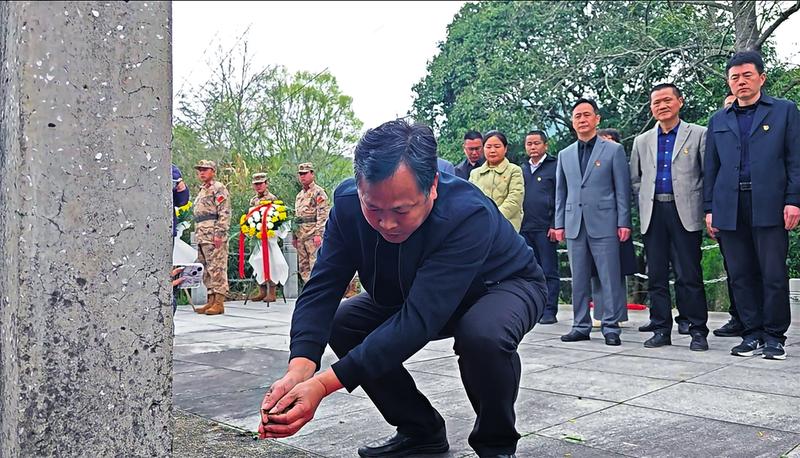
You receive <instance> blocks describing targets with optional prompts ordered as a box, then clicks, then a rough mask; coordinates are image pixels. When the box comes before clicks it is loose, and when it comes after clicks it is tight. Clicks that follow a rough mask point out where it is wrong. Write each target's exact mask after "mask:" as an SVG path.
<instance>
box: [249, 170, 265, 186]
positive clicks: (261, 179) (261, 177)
mask: <svg viewBox="0 0 800 458" xmlns="http://www.w3.org/2000/svg"><path fill="white" fill-rule="evenodd" d="M266 182H267V174H266V173H264V172H258V173H254V174H253V180H252V181H251V183H252V184H258V183H266Z"/></svg>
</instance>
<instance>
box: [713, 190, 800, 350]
mask: <svg viewBox="0 0 800 458" xmlns="http://www.w3.org/2000/svg"><path fill="white" fill-rule="evenodd" d="M719 239H720V243H721V244H722V245H723V246H724V247H725V251H724V253H725V258H726V260H727V264H728V275H729V276H730V278H731V282H732V283H733V295H734V297H735V298H736V310H737V312H738V313H739V318H740V319H741V321H742V325H743V327H744V332H743V334H742V335H743V336H744V337H758V338H763V339H766V340H776V341H778V342H781V343H784V342H785V341H786V336H785V334H786V330H787V329H789V324H790V322H791V312H790V309H789V273H788V270H787V267H786V255H787V252H788V250H789V233H788V232H787V231H786V229H784V227H783V226H770V227H753V196H752V193H751V192H750V191H740V192H739V206H738V211H737V216H736V230H735V231H719Z"/></svg>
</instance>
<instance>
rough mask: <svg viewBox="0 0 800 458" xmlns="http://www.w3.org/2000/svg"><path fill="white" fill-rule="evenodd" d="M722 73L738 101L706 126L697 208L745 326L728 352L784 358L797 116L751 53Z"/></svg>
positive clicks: (797, 213)
mask: <svg viewBox="0 0 800 458" xmlns="http://www.w3.org/2000/svg"><path fill="white" fill-rule="evenodd" d="M725 71H726V75H727V78H728V85H729V86H730V89H731V91H732V92H733V94H734V95H735V96H736V102H734V103H733V105H731V106H730V107H729V108H726V109H722V110H720V111H718V112H716V113H714V115H713V116H712V117H711V119H710V120H709V122H708V134H707V140H706V155H705V175H704V178H705V180H704V185H703V190H704V202H703V206H704V210H705V212H706V228H707V230H708V232H709V234H711V235H712V236H715V237H717V238H718V239H719V241H720V245H721V246H722V247H723V252H724V254H725V258H726V261H727V264H728V274H729V275H730V277H731V282H732V284H733V294H734V296H735V298H736V306H737V310H738V312H739V317H740V319H741V321H742V326H743V328H744V330H743V332H742V343H741V344H739V345H737V346H735V347H733V348H732V349H731V354H733V355H735V356H753V355H757V354H763V356H764V358H766V359H784V358H786V351H785V349H784V343H785V342H786V331H787V330H788V329H789V324H790V323H791V316H790V310H789V278H788V271H787V267H786V255H787V251H788V248H789V232H788V231H790V230H792V229H794V228H795V227H797V223H798V220H800V113H799V112H798V110H797V105H796V104H795V103H794V102H791V101H789V100H785V99H778V98H774V97H770V96H769V95H767V94H766V93H764V92H763V91H762V86H763V85H764V82H765V81H766V78H767V75H766V73H764V61H763V60H762V58H761V55H759V54H758V53H757V52H754V51H746V52H740V53H736V54H734V55H733V57H731V59H730V60H729V61H728V65H727V66H726V69H725ZM759 275H760V279H761V281H758V279H759Z"/></svg>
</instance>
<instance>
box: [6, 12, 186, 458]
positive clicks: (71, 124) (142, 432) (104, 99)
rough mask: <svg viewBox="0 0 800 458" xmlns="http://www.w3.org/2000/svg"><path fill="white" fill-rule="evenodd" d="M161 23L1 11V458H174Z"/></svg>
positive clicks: (166, 34) (158, 19) (153, 18)
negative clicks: (172, 447) (167, 457)
mask: <svg viewBox="0 0 800 458" xmlns="http://www.w3.org/2000/svg"><path fill="white" fill-rule="evenodd" d="M170 15H171V7H170V4H169V3H168V2H146V3H144V2H77V1H73V2H2V3H0V234H1V236H2V238H1V239H0V257H1V258H0V259H2V268H1V269H0V456H3V457H18V456H165V455H169V454H170V452H171V432H170V428H171V426H170V423H171V422H170V411H171V408H172V396H171V388H172V376H171V371H172V312H171V310H172V308H171V304H170V293H171V291H170V286H169V282H168V278H169V268H170V265H169V264H170V253H171V250H172V247H171V233H170V227H171V224H172V220H171V216H170V214H171V211H172V202H171V200H172V199H171V197H170V193H169V191H170V189H171V188H170V186H171V185H170V166H169V165H170V151H169V144H170V129H171V126H170V125H171V98H172V88H171V82H170V80H171V54H170V49H171V47H170V46H171V45H170V41H171V37H170Z"/></svg>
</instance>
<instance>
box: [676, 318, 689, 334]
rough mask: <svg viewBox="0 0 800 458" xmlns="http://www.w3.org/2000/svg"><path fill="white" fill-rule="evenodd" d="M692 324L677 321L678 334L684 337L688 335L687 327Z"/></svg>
mask: <svg viewBox="0 0 800 458" xmlns="http://www.w3.org/2000/svg"><path fill="white" fill-rule="evenodd" d="M691 325H692V324H691V323H689V322H688V321H678V334H683V335H685V336H688V335H689V327H690V326H691Z"/></svg>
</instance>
